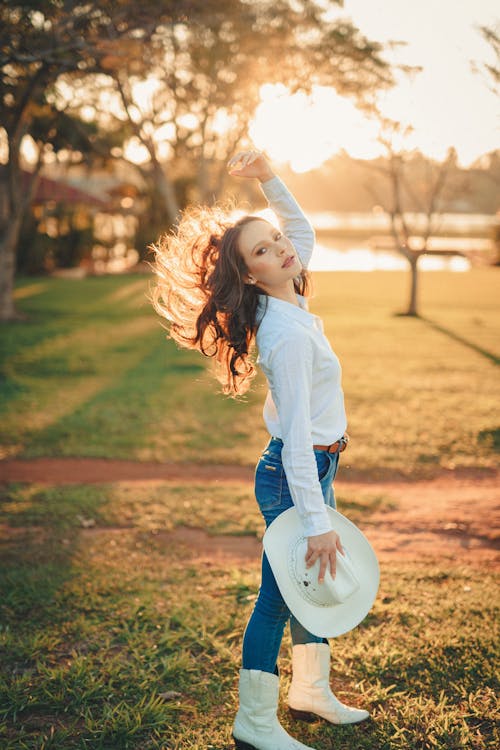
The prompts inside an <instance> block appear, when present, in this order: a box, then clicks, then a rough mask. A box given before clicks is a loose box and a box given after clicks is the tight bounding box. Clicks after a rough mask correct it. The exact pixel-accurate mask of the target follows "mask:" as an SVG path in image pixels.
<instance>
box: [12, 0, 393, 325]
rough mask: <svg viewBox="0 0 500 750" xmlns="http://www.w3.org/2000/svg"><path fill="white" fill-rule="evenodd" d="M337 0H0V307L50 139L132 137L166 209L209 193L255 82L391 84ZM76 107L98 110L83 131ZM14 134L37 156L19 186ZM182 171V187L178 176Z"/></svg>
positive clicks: (96, 146) (101, 142)
mask: <svg viewBox="0 0 500 750" xmlns="http://www.w3.org/2000/svg"><path fill="white" fill-rule="evenodd" d="M337 4H338V3H335V2H330V3H324V2H319V0H274V1H273V2H270V1H269V0H254V1H252V2H250V0H183V1H179V0H154V1H153V0H141V2H140V3H130V2H128V0H100V1H99V2H95V1H94V0H89V1H88V2H83V1H82V0H80V1H79V2H78V1H75V0H73V1H69V0H42V1H41V2H10V1H7V2H4V3H3V4H2V5H1V6H0V68H1V77H0V117H1V122H2V127H3V136H4V147H5V151H6V153H7V170H6V171H5V175H4V177H3V179H2V181H0V206H1V211H0V276H2V281H1V282H0V318H8V317H10V316H12V315H13V313H14V311H13V306H12V301H11V299H12V298H11V293H12V273H13V266H14V253H15V247H16V243H17V239H18V236H19V231H20V225H21V221H22V217H23V215H24V213H25V211H26V209H27V207H28V206H29V204H30V201H31V199H32V196H33V192H34V190H35V188H36V175H37V174H38V173H39V170H40V168H41V167H42V165H43V164H44V161H45V160H47V158H53V156H54V154H57V153H63V152H64V153H66V154H67V153H69V154H77V156H78V157H80V158H86V159H90V154H91V153H93V154H94V155H95V156H96V157H97V158H100V159H104V160H106V159H110V158H124V156H125V150H124V144H125V142H126V141H127V140H129V139H130V138H135V139H136V141H137V142H138V143H140V144H142V146H143V147H144V148H145V149H146V150H147V153H148V161H147V163H146V164H145V165H138V166H137V168H138V169H140V171H141V173H142V175H143V177H145V178H146V180H147V181H148V183H149V185H150V190H149V192H150V194H151V195H155V200H156V202H157V203H159V206H160V209H162V211H163V216H165V217H166V218H167V219H169V220H170V221H174V220H175V217H176V215H177V212H178V209H179V206H180V205H181V204H182V198H183V195H185V197H186V198H191V197H194V196H196V197H198V198H199V199H201V200H210V199H211V198H212V197H214V196H216V195H217V194H218V192H219V191H220V189H221V186H222V180H223V170H222V169H221V165H223V164H224V162H225V161H226V159H227V157H228V155H229V153H230V152H231V151H232V150H233V149H234V148H235V147H236V145H237V144H238V143H239V142H240V141H241V139H242V138H244V136H245V133H246V130H247V127H248V122H249V120H250V118H251V116H252V114H253V111H254V109H255V106H256V104H257V102H258V98H259V90H260V87H261V85H262V84H263V83H266V82H280V83H284V84H286V85H287V86H288V87H289V88H290V89H291V90H298V89H305V90H307V89H309V88H310V87H311V86H312V85H313V84H315V83H318V84H319V83H321V84H324V85H331V86H334V87H335V88H336V89H337V91H338V92H339V93H341V94H346V95H349V96H353V97H355V98H356V99H357V100H358V102H363V98H364V97H366V95H367V92H372V91H373V90H374V89H375V88H376V87H380V86H389V85H391V83H392V75H391V72H390V70H389V68H388V65H387V63H386V62H385V61H384V59H383V50H382V48H381V46H380V45H379V44H376V43H373V42H370V41H369V40H367V39H366V38H365V37H364V36H363V35H361V34H360V33H359V31H358V30H357V29H356V28H355V27H353V26H352V25H351V24H350V23H348V22H346V21H339V20H335V19H334V18H333V20H332V15H331V10H332V8H333V7H334V6H335V5H337ZM327 11H330V14H328V13H327ZM147 82H149V84H150V86H151V96H150V97H149V103H148V104H147V106H145V105H144V102H143V101H140V100H139V99H138V94H137V91H138V88H137V87H138V84H145V83H147ZM106 93H107V94H108V95H109V96H108V98H107V99H106V96H105V95H106ZM89 107H93V109H94V120H95V122H96V123H97V127H95V129H94V131H93V132H92V129H89V128H88V127H84V126H83V123H84V122H85V118H84V119H83V120H82V113H83V111H84V108H87V110H88V108H89ZM87 119H88V118H87ZM283 127H286V123H283ZM159 133H160V135H158V134H159ZM27 137H31V139H32V143H33V144H34V145H35V146H36V150H37V153H38V160H37V163H36V164H35V165H34V167H33V180H32V184H31V189H30V190H29V191H27V192H25V193H24V194H21V192H20V184H21V181H20V179H19V174H20V168H21V144H22V143H23V140H24V139H25V138H27ZM186 179H187V180H188V182H189V183H190V188H191V192H190V191H189V188H188V189H187V190H186V187H187V184H186ZM181 182H182V183H183V185H184V189H183V195H181V194H180V191H179V190H178V189H177V188H178V186H179V185H180V184H181ZM160 212H161V211H160ZM4 280H6V281H4Z"/></svg>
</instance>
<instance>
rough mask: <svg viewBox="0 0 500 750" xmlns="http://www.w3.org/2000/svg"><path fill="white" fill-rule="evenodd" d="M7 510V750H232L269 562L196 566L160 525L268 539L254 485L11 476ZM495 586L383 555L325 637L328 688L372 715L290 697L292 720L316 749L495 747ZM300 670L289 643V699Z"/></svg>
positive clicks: (0, 683)
mask: <svg viewBox="0 0 500 750" xmlns="http://www.w3.org/2000/svg"><path fill="white" fill-rule="evenodd" d="M339 502H340V506H341V507H342V498H340V501H339ZM2 508H3V522H4V524H7V525H8V528H9V537H8V539H5V540H4V542H5V543H4V550H3V554H2V561H1V567H2V575H1V591H0V602H1V603H0V621H1V629H0V658H1V661H2V671H1V675H0V706H1V707H2V708H1V709H0V746H1V747H2V749H3V750H21V749H28V748H29V750H35V748H36V749H38V750H41V749H42V748H43V750H46V749H48V748H54V750H73V748H75V749H77V748H78V749H81V750H83V749H85V750H87V749H88V750H90V749H92V750H97V749H98V748H99V749H100V748H106V749H108V748H109V750H120V749H121V748H123V749H125V748H130V749H133V750H145V749H146V748H148V749H149V748H150V749H151V750H153V749H157V750H166V749H167V748H168V749H169V750H174V749H175V750H207V748H212V750H225V749H226V748H229V747H231V746H232V745H231V740H230V729H231V723H232V720H233V717H234V710H235V705H236V700H237V699H236V691H237V671H238V668H239V661H240V644H241V637H242V632H243V628H244V625H245V621H246V618H247V616H248V614H249V612H250V609H251V606H252V602H253V600H254V597H255V595H256V592H257V587H258V579H259V564H258V560H244V561H242V562H240V563H233V564H224V563H223V562H221V561H219V562H217V561H211V562H210V561H207V560H204V561H198V562H197V561H196V559H193V558H191V557H189V556H188V557H186V555H185V552H184V553H183V551H182V548H181V547H179V546H178V545H177V544H176V543H175V542H172V539H171V538H170V537H169V535H168V534H167V533H166V530H168V529H171V528H173V527H175V526H178V525H180V524H186V523H191V524H193V525H195V526H204V527H205V528H206V529H207V530H208V531H209V532H211V533H213V532H217V533H221V532H224V533H233V534H235V533H236V534H245V533H246V534H256V533H257V534H260V533H262V522H261V521H260V519H259V517H258V513H257V510H256V507H255V502H254V500H253V497H252V493H251V488H249V487H248V486H240V485H237V484H235V485H234V486H233V485H224V486H223V487H222V486H219V487H216V486H213V487H207V486H206V485H205V486H199V485H194V484H189V483H187V484H185V485H183V486H179V485H176V484H169V483H165V484H160V485H156V486H154V487H151V486H146V485H136V484H134V485H126V484H123V485H115V486H113V485H103V486H92V487H83V486H72V487H68V486H66V487H64V488H57V487H45V488H40V487H28V486H22V485H12V486H10V487H8V488H6V489H5V490H4V492H3V501H2ZM236 508H237V511H236V510H235V509H236ZM232 509H234V510H232ZM358 513H359V514H363V515H364V517H365V519H366V520H369V516H370V507H369V504H368V505H367V507H366V508H364V509H363V508H362V507H359V508H358ZM351 517H353V516H352V514H351ZM4 528H5V527H4ZM494 590H495V579H494V577H493V575H492V574H491V573H488V572H487V571H482V570H480V569H477V568H473V567H466V566H464V565H461V564H457V565H454V564H450V563H449V562H448V563H447V564H446V565H441V566H430V565H429V564H424V563H419V562H407V563H397V564H396V563H394V564H390V565H388V564H386V565H383V566H382V580H381V589H380V592H379V595H378V598H377V600H376V603H375V605H374V607H373V609H372V611H371V612H370V614H369V616H368V617H367V618H366V619H365V621H364V622H363V623H362V624H361V625H360V626H359V627H358V628H356V629H355V630H354V631H352V632H351V633H348V634H346V635H344V636H342V637H340V638H338V639H336V640H335V642H334V643H333V646H332V649H333V659H334V662H333V663H334V673H333V684H334V689H335V690H336V692H337V693H338V695H339V696H340V697H341V698H343V699H344V700H347V701H352V703H353V704H357V705H360V706H365V707H367V708H368V709H369V710H370V712H371V719H370V720H368V721H367V722H364V723H363V724H360V725H357V726H352V727H332V726H330V725H327V724H326V723H324V722H318V723H315V724H312V725H304V724H294V723H293V722H292V721H291V720H290V719H289V717H288V714H287V712H286V709H285V707H284V704H282V705H281V709H280V717H281V718H282V721H283V723H284V725H285V726H286V727H288V728H289V731H291V732H293V733H294V734H296V735H297V736H298V737H299V738H300V739H302V740H303V741H304V742H306V743H307V744H310V745H312V746H313V747H317V748H322V749H325V748H335V750H353V748H356V750H376V749H379V750H389V749H391V750H392V749H393V748H398V749H400V750H427V749H428V750H431V749H434V748H440V749H442V750H458V748H467V749H468V750H482V749H483V748H490V749H491V750H493V749H494V748H497V747H498V741H499V739H500V737H499V736H498V734H497V730H496V727H495V718H496V719H498V709H497V704H496V700H495V692H494V691H495V688H496V687H497V681H496V679H497V675H496V667H497V666H498V632H496V628H495V627H494V625H493V624H494V623H495V622H497V623H498V607H497V605H496V602H495V597H494V596H493V595H492V592H493V591H494ZM290 667H291V665H290V644H289V640H288V636H287V637H286V639H285V642H284V645H283V648H282V656H281V660H280V669H281V676H282V687H283V691H282V697H284V695H285V689H286V687H287V685H288V683H289V679H290Z"/></svg>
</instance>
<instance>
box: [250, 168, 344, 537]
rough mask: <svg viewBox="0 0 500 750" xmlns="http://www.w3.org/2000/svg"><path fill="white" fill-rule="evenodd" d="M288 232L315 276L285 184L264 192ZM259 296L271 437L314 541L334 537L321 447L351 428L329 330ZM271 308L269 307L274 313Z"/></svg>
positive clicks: (309, 246) (268, 185) (307, 231)
mask: <svg viewBox="0 0 500 750" xmlns="http://www.w3.org/2000/svg"><path fill="white" fill-rule="evenodd" d="M261 187H262V190H263V192H264V194H265V196H266V198H267V199H268V201H269V204H270V206H271V208H272V209H273V210H274V212H275V213H276V215H277V217H278V219H279V222H280V226H281V229H282V231H283V233H284V234H285V235H287V237H288V238H289V239H290V240H291V242H292V243H293V245H294V247H295V250H296V251H297V254H298V256H299V258H300V260H301V263H302V265H303V266H304V267H305V268H307V265H308V263H309V260H310V258H311V254H312V251H313V247H314V230H313V228H312V227H311V225H310V223H309V221H308V220H307V219H306V217H305V216H304V214H303V212H302V210H301V209H300V207H299V205H298V204H297V202H296V201H295V199H294V197H293V196H292V195H291V193H290V192H289V191H288V189H287V187H286V186H285V185H284V183H283V182H282V181H281V180H280V178H279V177H273V178H272V179H271V180H268V181H267V182H265V183H263V184H262V186H261ZM297 301H298V303H299V305H300V306H299V307H297V306H296V305H293V304H291V303H290V302H286V301H285V300H281V299H278V298H277V297H271V296H268V295H266V294H259V306H258V311H257V321H258V322H259V321H260V322H259V327H258V329H257V338H256V342H257V348H258V357H257V364H259V365H260V367H261V368H262V370H263V372H264V374H265V376H266V378H267V381H268V384H269V388H270V390H269V391H268V393H267V396H266V400H265V403H264V411H263V414H264V421H265V423H266V427H267V429H268V431H269V434H270V435H271V436H274V437H279V438H281V439H282V440H283V449H282V454H281V456H282V462H283V468H284V470H285V474H286V478H287V482H288V486H289V488H290V493H291V495H292V499H293V502H294V504H295V507H296V508H297V511H298V513H299V516H300V518H301V521H302V525H303V528H304V534H305V535H306V536H315V535H317V534H324V533H326V532H327V531H330V530H331V528H332V526H331V523H330V520H329V517H328V514H327V510H326V507H325V503H324V498H323V493H322V491H321V485H320V482H319V479H318V470H317V464H316V458H315V455H314V450H313V445H315V444H319V445H330V444H331V443H334V442H335V441H336V440H338V439H339V438H340V437H342V435H343V434H344V432H345V429H346V426H347V420H346V414H345V407H344V394H343V391H342V386H341V367H340V363H339V360H338V358H337V356H336V355H335V353H334V352H333V350H332V348H331V346H330V344H329V342H328V339H327V338H326V336H325V335H324V330H323V322H322V320H321V319H320V318H319V317H318V316H317V315H313V314H312V313H310V312H309V311H308V309H307V300H306V299H305V297H303V296H302V295H300V294H297ZM266 305H267V307H266Z"/></svg>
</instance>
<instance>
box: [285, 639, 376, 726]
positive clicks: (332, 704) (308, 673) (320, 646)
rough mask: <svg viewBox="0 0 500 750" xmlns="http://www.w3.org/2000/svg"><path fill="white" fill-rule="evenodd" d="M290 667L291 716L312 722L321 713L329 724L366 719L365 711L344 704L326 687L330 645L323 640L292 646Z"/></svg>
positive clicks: (289, 699)
mask: <svg viewBox="0 0 500 750" xmlns="http://www.w3.org/2000/svg"><path fill="white" fill-rule="evenodd" d="M292 667H293V676H292V684H291V685H290V690H289V693H288V707H289V709H290V713H291V714H292V716H293V717H294V718H295V719H302V720H303V721H313V720H314V719H315V717H316V716H321V718H323V719H326V720H327V721H329V722H331V723H332V724H355V723H356V722H358V721H363V719H366V718H368V716H369V713H368V711H365V710H364V709H361V708H351V707H350V706H346V705H344V704H343V703H341V702H340V701H339V700H338V698H336V697H335V696H334V694H333V693H332V691H331V690H330V646H329V645H328V644H327V643H305V644H303V645H298V646H294V647H293V650H292Z"/></svg>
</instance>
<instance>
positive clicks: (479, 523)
mask: <svg viewBox="0 0 500 750" xmlns="http://www.w3.org/2000/svg"><path fill="white" fill-rule="evenodd" d="M186 479H189V481H190V482H192V481H203V482H215V483H220V482H235V481H238V482H248V483H252V482H253V469H251V468H247V467H241V466H224V465H207V466H201V465H198V466H197V467H192V466H190V467H189V475H188V476H187V475H186V467H185V465H182V464H175V463H170V464H169V463H163V464H159V463H153V462H151V463H148V462H133V461H116V460H107V459H51V458H40V459H34V460H26V461H23V460H18V459H16V460H9V461H0V482H2V481H3V482H17V481H19V482H34V483H43V484H72V483H104V482H116V481H121V482H128V483H130V482H138V483H141V484H144V483H157V482H166V481H167V482H168V481H176V482H179V481H186ZM335 487H336V490H337V495H338V496H340V497H342V495H344V496H348V497H350V498H352V497H356V495H359V496H360V497H361V496H363V495H365V496H366V495H370V496H372V497H374V496H381V497H383V499H384V502H383V503H381V506H380V509H376V510H372V511H370V512H369V514H368V515H367V517H366V520H365V521H364V522H363V524H360V525H361V526H362V528H363V530H364V531H365V533H366V534H367V536H368V537H369V539H370V541H371V542H372V544H373V546H374V548H375V550H376V552H377V554H378V556H379V558H380V559H381V560H385V559H394V558H399V559H413V560H415V559H425V560H429V561H430V560H435V561H438V560H439V561H443V560H450V561H451V560H454V561H456V562H457V563H463V564H479V565H486V566H488V567H497V566H500V553H499V550H500V540H499V529H500V487H499V482H498V476H497V475H489V476H486V477H484V476H481V475H478V474H476V475H474V473H471V474H469V475H466V476H456V475H453V474H446V475H442V476H439V477H438V478H436V479H432V480H422V481H417V482H401V481H395V482H382V481H380V482H379V481H371V482H368V481H363V482H360V481H352V480H349V479H346V478H342V477H341V478H339V479H338V480H336V482H335ZM339 510H340V511H342V508H341V507H339ZM89 533H92V532H91V530H89ZM162 536H163V537H164V538H165V543H166V544H167V545H170V544H174V545H175V546H178V547H179V548H180V550H182V551H183V553H185V554H186V555H188V556H190V557H194V558H196V559H200V560H203V559H205V560H214V559H215V560H216V559H221V558H232V559H247V558H253V559H255V556H256V555H258V554H260V549H261V545H260V542H259V541H258V540H257V539H253V538H250V537H246V538H242V537H230V536H219V537H217V536H210V535H208V534H206V532H204V531H203V530H201V529H188V528H180V529H176V530H175V531H173V532H170V533H168V534H167V533H165V534H162Z"/></svg>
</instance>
